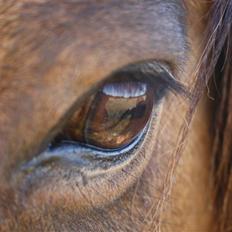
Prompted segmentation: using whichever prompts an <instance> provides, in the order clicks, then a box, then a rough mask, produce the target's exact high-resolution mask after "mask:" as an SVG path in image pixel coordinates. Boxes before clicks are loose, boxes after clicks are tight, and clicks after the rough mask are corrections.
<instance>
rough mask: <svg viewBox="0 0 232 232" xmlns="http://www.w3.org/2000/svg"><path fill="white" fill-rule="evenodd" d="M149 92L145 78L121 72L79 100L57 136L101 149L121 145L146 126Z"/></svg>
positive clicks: (149, 108)
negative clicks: (77, 105)
mask: <svg viewBox="0 0 232 232" xmlns="http://www.w3.org/2000/svg"><path fill="white" fill-rule="evenodd" d="M153 92H154V90H153V89H152V87H151V86H150V85H149V84H148V83H146V82H145V81H142V80H136V79H133V78H128V77H126V76H123V75H122V76H121V77H117V78H115V79H113V80H110V81H107V82H105V83H104V84H103V85H102V86H101V87H100V88H99V90H98V91H97V93H95V94H94V95H92V96H90V97H88V99H86V100H85V102H83V104H82V106H81V107H80V108H79V109H78V110H77V111H76V113H75V114H74V115H73V116H72V118H71V119H70V121H69V122H68V124H67V125H66V127H65V128H64V130H63V132H62V134H60V135H59V136H58V137H57V139H58V140H59V141H66V142H67V141H75V142H80V143H84V144H86V145H90V146H94V147H97V148H101V149H120V148H123V147H125V146H127V145H128V144H130V143H131V142H133V141H134V139H136V138H137V137H138V136H139V135H140V134H141V132H142V131H143V130H144V128H145V127H146V125H147V123H148V121H149V119H150V117H151V113H152V108H153V100H154V96H153V95H154V93H153ZM57 139H56V140H57Z"/></svg>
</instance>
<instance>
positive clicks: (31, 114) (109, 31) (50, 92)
mask: <svg viewBox="0 0 232 232" xmlns="http://www.w3.org/2000/svg"><path fill="white" fill-rule="evenodd" d="M118 2H119V1H112V4H111V2H110V3H109V2H108V1H99V3H98V4H104V7H102V8H101V7H99V8H98V7H95V6H94V5H93V4H91V3H89V4H88V5H86V4H82V5H83V6H82V7H83V8H80V9H79V2H78V1H69V2H68V3H67V1H66V4H64V3H63V1H57V2H56V4H54V2H52V1H40V0H37V1H36V3H35V1H33V3H30V1H28V0H27V1H26V0H24V1H22V5H21V6H20V7H19V8H18V9H16V14H18V16H19V17H18V18H17V24H18V25H17V29H15V28H13V29H12V31H11V32H9V34H12V35H14V38H13V42H12V43H11V44H10V46H9V47H8V48H5V49H7V51H3V52H2V53H3V54H4V55H0V57H2V58H0V61H1V62H0V63H1V69H0V74H1V77H3V79H1V81H0V89H4V91H1V93H0V112H2V114H1V115H0V125H1V127H0V135H1V138H0V147H1V151H0V176H1V180H0V183H1V184H0V186H1V189H0V193H2V194H0V212H1V211H2V208H3V206H4V204H5V203H7V204H8V205H9V208H10V209H9V214H12V215H13V216H12V218H13V219H12V218H11V219H12V220H11V221H9V222H8V221H7V220H6V221H4V219H3V221H4V223H3V224H0V229H1V230H2V231H4V230H5V231H12V230H13V231H14V230H15V228H17V229H18V230H19V231H31V230H33V231H76V229H77V228H78V229H79V230H80V231H142V229H144V228H147V230H145V231H153V230H152V229H151V227H149V226H150V225H152V226H153V224H154V222H155V223H157V224H159V225H160V228H163V229H164V231H165V232H166V231H172V232H175V231H181V230H180V228H184V229H183V230H182V231H188V228H193V227H194V226H193V227H191V226H190V225H189V223H191V222H193V223H196V224H197V223H198V222H199V218H200V217H201V216H202V217H204V218H206V220H205V221H203V222H202V221H201V223H199V226H195V227H194V228H195V229H196V228H198V229H199V228H200V229H201V228H207V230H206V231H210V230H209V229H208V225H207V223H208V217H210V216H208V215H209V214H210V212H209V211H207V210H206V211H204V210H205V208H204V207H205V204H207V203H206V202H202V200H201V197H199V194H196V196H195V195H194V196H192V195H191V191H195V192H196V186H198V189H199V191H201V192H204V193H205V192H207V191H205V189H204V187H202V186H206V184H205V183H206V182H205V179H206V177H207V171H205V172H203V174H202V176H203V178H202V180H201V181H200V180H196V179H195V178H193V179H194V181H195V182H194V183H196V186H195V185H194V184H193V185H190V186H188V185H189V182H190V181H189V180H190V179H191V177H192V176H194V170H196V169H197V168H196V167H198V165H199V164H200V165H202V167H204V164H205V163H206V161H207V156H205V155H203V154H204V152H205V151H207V148H202V147H201V148H199V149H200V152H199V154H198V152H195V153H196V154H195V153H194V154H195V159H191V158H190V159H189V157H191V155H189V153H188V152H186V154H185V157H187V158H185V159H184V160H185V161H183V162H185V163H186V165H185V169H184V171H187V172H188V171H189V176H188V177H186V179H185V178H184V179H185V180H186V181H184V183H185V186H184V187H186V186H188V187H189V190H185V191H184V192H185V194H183V193H182V191H181V190H183V189H184V187H183V185H182V182H181V180H182V179H183V176H182V175H181V174H183V173H184V172H183V167H180V170H179V172H180V176H179V177H178V178H179V179H178V180H179V182H177V185H176V186H174V194H173V196H171V197H170V199H179V201H178V202H179V204H178V205H175V202H174V207H171V208H170V207H169V201H167V205H166V206H167V207H165V208H164V210H163V211H162V213H163V212H164V213H163V214H164V215H162V218H161V219H160V218H159V216H160V215H152V214H151V215H148V217H146V218H145V216H146V213H147V212H150V211H151V208H153V207H154V208H156V206H157V204H158V202H159V199H160V198H162V193H163V184H164V183H163V180H164V177H165V174H166V169H167V164H168V162H169V159H170V155H171V152H170V151H172V150H173V147H174V146H175V141H176V135H177V133H178V128H179V127H180V125H181V124H182V122H183V116H182V115H183V114H184V112H185V111H186V105H185V104H184V103H183V99H179V98H176V97H174V96H173V95H171V94H170V95H168V96H167V99H166V98H165V101H164V103H163V104H164V106H163V107H164V111H163V112H162V114H161V115H160V116H159V120H161V121H160V122H158V121H156V122H155V123H154V124H155V125H152V129H151V132H150V133H149V134H148V138H147V139H146V142H145V145H146V146H145V145H144V147H142V148H141V149H139V151H138V156H137V157H138V159H135V160H133V161H132V162H131V163H130V165H128V166H126V167H125V168H124V169H122V170H121V172H115V173H110V174H109V175H106V176H104V180H105V181H102V180H101V178H102V176H100V177H99V178H98V181H99V180H100V181H99V182H97V183H98V185H97V186H95V185H94V184H93V186H92V187H91V181H92V180H89V184H90V189H88V191H86V193H85V192H83V191H82V189H81V186H80V185H77V188H75V187H73V186H75V183H76V184H79V179H78V177H77V178H76V179H75V180H73V184H74V185H72V187H71V188H69V187H70V186H69V184H70V183H69V182H68V181H69V177H67V176H66V175H65V174H64V173H62V167H57V170H56V172H51V173H49V175H50V178H51V179H46V180H45V179H43V175H41V176H40V177H41V182H40V180H39V181H38V183H37V184H35V185H34V186H33V179H30V180H29V181H28V183H27V184H28V185H30V184H31V185H32V189H33V191H31V192H30V190H31V189H30V190H29V191H28V192H27V193H26V194H28V195H27V196H28V199H24V200H25V202H23V203H24V206H25V205H26V206H27V207H28V208H26V209H23V210H22V211H21V212H20V210H21V209H20V210H19V207H18V205H17V204H18V199H17V197H18V196H14V194H11V195H10V194H8V197H6V196H7V195H6V194H7V193H12V192H13V191H12V189H11V187H12V186H9V185H8V183H6V182H7V181H5V180H6V179H5V180H4V178H3V177H6V178H7V177H9V174H11V173H10V172H11V171H12V167H15V164H18V163H19V162H20V161H22V160H24V159H30V157H32V156H33V155H34V154H35V153H36V152H37V150H38V145H39V144H40V141H42V138H44V136H47V131H48V130H52V133H51V135H50V136H52V135H53V133H55V132H56V130H54V128H56V126H57V124H58V123H60V121H61V120H63V117H64V116H63V115H64V114H65V112H67V111H70V108H73V110H74V108H75V107H78V106H79V105H80V104H81V102H82V100H83V96H84V94H85V93H86V92H88V90H89V89H90V88H93V87H95V86H97V84H98V83H100V82H101V81H102V80H103V79H104V78H105V77H106V76H108V75H109V74H110V73H111V72H112V71H114V70H116V69H118V68H119V67H122V66H124V65H126V64H130V63H134V62H137V61H141V60H150V59H154V58H155V59H156V60H161V61H165V62H167V63H168V64H170V66H171V68H172V71H173V73H174V74H175V76H177V77H178V79H180V80H183V81H184V82H186V83H189V82H190V79H191V78H192V77H191V76H190V74H191V71H189V66H190V67H193V64H194V63H196V60H197V57H198V55H199V50H200V49H199V47H198V45H199V43H198V42H199V40H201V36H199V38H198V39H196V41H195V40H194V41H191V42H189V41H188V43H189V46H191V49H192V50H194V51H198V52H196V54H195V55H196V56H195V55H194V56H193V57H189V54H188V51H187V46H186V44H187V41H186V36H185V33H187V32H185V29H184V26H183V24H184V23H183V22H184V20H183V18H182V17H184V16H183V15H184V13H183V12H184V10H183V8H182V6H181V5H180V3H181V1H143V2H139V1H136V2H135V1H130V2H128V3H127V2H126V1H123V2H121V3H118ZM116 3H117V4H116ZM129 3H133V4H132V5H129ZM186 4H188V3H186ZM0 8H1V3H0ZM52 9H54V10H52ZM83 9H84V10H83ZM95 9H96V11H95ZM81 10H83V12H84V13H82V12H81ZM179 10H181V11H182V13H179ZM17 11H18V12H17ZM144 12H146V13H144ZM164 13H165V14H164ZM4 14H7V13H4ZM85 15H87V16H88V18H85ZM193 15H194V14H193ZM194 16H195V17H196V18H198V17H200V15H198V13H197V12H195V15H194ZM6 21H7V17H6ZM28 22H30V23H28ZM188 30H189V29H188ZM192 30H193V31H192V32H191V33H189V31H188V33H189V34H188V36H189V37H191V38H192V39H193V38H194V37H195V34H194V32H195V29H192ZM3 35H5V33H4V34H3ZM109 35H110V36H109ZM6 37H7V35H6ZM188 40H191V39H189V38H188ZM198 49H199V50H198ZM0 53H1V51H0ZM187 54H188V56H187ZM189 60H190V61H189ZM185 64H186V65H185ZM186 67H187V68H186ZM183 71H184V72H185V75H184V74H183V73H182V72H183ZM22 77H23V78H22ZM186 77H187V78H186ZM77 99H78V100H77ZM177 109H178V111H179V112H176V111H177ZM167 111H168V112H170V113H167ZM15 112H17V114H16V113H15ZM28 119H30V120H28ZM51 119H52V120H51ZM205 119H207V117H206V116H205V114H204V115H201V116H200V120H199V121H200V122H201V123H202V122H204V120H205ZM157 120H158V119H157ZM156 124H157V125H160V126H159V130H158V129H157V128H158V127H157V125H156ZM2 125H4V126H2ZM174 125H175V126H174ZM200 125H201V124H200ZM199 127H200V126H199ZM204 131H207V128H204ZM156 133H157V135H156ZM203 134H204V132H203ZM3 135H4V136H3ZM164 135H165V136H164ZM194 136H196V135H194ZM204 136H205V137H207V133H205V134H204ZM204 136H203V137H204ZM164 137H165V138H164ZM156 138H157V141H156ZM9 141H10V143H9ZM197 141H198V140H197V139H196V140H195V143H193V145H192V146H193V147H194V149H195V147H196V144H197ZM194 145H195V146H194ZM207 145H208V142H206V147H207ZM201 149H202V150H201ZM154 151H155V152H154ZM202 151H203V152H202ZM153 152H154V154H153V158H152V159H151V160H149V159H150V158H149V156H150V155H151V154H152V153H153ZM190 153H191V151H190ZM6 156H8V157H6ZM189 160H190V161H191V162H192V165H190V166H189V170H186V169H187V167H188V164H190V163H189ZM148 162H149V165H148V166H147V168H146V169H145V172H144V173H143V175H142V177H141V178H142V180H141V181H140V183H139V187H138V188H137V189H138V190H137V191H136V192H137V193H136V192H135V191H134V187H133V186H131V183H132V182H133V183H134V182H135V181H136V180H137V178H138V176H140V175H141V174H142V171H143V169H144V167H141V166H139V165H141V163H145V164H148ZM145 164H144V165H143V166H146V165H145ZM186 166H187V167H186ZM8 168H9V169H8ZM7 169H8V170H7ZM44 171H45V172H46V170H44ZM7 172H8V173H7ZM73 172H74V173H75V168H74V169H73ZM70 173H71V171H70ZM70 173H69V174H70ZM53 175H54V176H55V177H56V178H57V179H54V180H53V181H54V183H49V180H52V178H53ZM60 176H62V177H64V178H63V179H62V180H60V179H59V177H60ZM128 179H130V181H128ZM17 181H18V180H17V179H13V181H12V183H13V184H14V183H15V182H16V183H17ZM101 181H102V182H101ZM127 181H128V182H130V184H128V182H127ZM46 182H47V183H49V184H50V185H51V187H50V188H48V189H46V187H45V188H44V189H45V190H47V191H43V187H44V186H43V184H45V183H46ZM105 182H108V183H107V184H105ZM118 182H119V183H118ZM59 184H60V185H59ZM104 184H105V185H104ZM38 186H39V187H41V189H40V190H41V191H37V187H38ZM129 186H130V187H129ZM13 187H14V185H13ZM30 187H31V186H30ZM116 187H117V188H118V189H117V190H115V188H116ZM78 188H79V190H80V192H82V193H81V194H82V195H84V196H85V197H86V198H87V199H88V200H89V201H90V202H91V204H90V208H91V207H93V204H96V205H97V203H96V198H97V196H96V195H99V196H98V197H99V199H100V198H101V199H100V200H99V201H101V202H100V204H99V205H100V206H102V207H99V205H97V207H96V208H93V209H91V210H90V209H89V210H88V211H85V210H84V211H78V210H79V209H80V208H81V206H80V205H81V203H83V204H86V201H87V200H83V202H79V201H78V198H77V192H75V191H78ZM127 188H129V189H127ZM60 189H63V192H62V191H60ZM102 189H103V190H102ZM122 189H123V190H122ZM7 190H8V192H7ZM65 190H66V191H65ZM113 190H114V191H113ZM126 190H127V192H126V193H125V191H126ZM102 191H104V194H105V193H108V194H109V195H110V194H112V195H113V193H111V192H117V194H118V195H117V197H115V196H114V197H112V195H111V196H110V197H109V196H108V195H107V196H105V195H104V194H103V193H102ZM25 192H26V191H25ZM122 192H124V194H123V195H122V196H121V194H122ZM31 193H33V194H32V195H30V194H31ZM177 193H178V194H179V197H178V194H177ZM175 194H177V195H175ZM206 195H207V193H206ZM29 196H30V197H29ZM78 196H79V195H78ZM118 196H121V197H120V198H118ZM190 196H191V197H195V198H194V200H195V202H194V203H193V204H192V202H190V203H188V204H187V203H186V202H185V201H187V199H189V197H190ZM4 197H5V199H4ZM14 198H15V199H14ZM116 198H118V199H116ZM115 199H116V200H115ZM131 199H134V209H135V211H134V212H133V213H134V214H133V219H134V221H132V220H130V219H129V215H130V210H131ZM180 199H181V200H180ZM27 200H28V201H27ZM105 201H109V202H110V204H109V202H107V203H104V202H105ZM3 202H4V204H3ZM28 202H29V203H28ZM102 202H103V203H102ZM187 202H189V201H187ZM14 203H15V205H14ZM183 205H184V206H183ZM185 205H187V206H185ZM195 205H199V207H200V208H201V207H202V208H201V209H202V211H203V212H202V214H199V218H198V217H197V216H195V215H194V216H191V214H190V216H189V217H190V220H187V221H186V222H185V221H184V218H185V217H184V213H185V211H186V210H187V211H188V210H190V209H191V208H193V207H194V206H195ZM11 208H12V209H15V208H16V210H15V211H14V210H12V211H11ZM77 209H78V210H77ZM7 210H8V209H5V211H7ZM152 211H153V210H152ZM190 211H191V210H190ZM173 212H174V213H173ZM158 213H159V214H160V213H161V211H160V212H158ZM204 213H205V214H206V215H204ZM3 214H4V217H6V219H8V218H7V217H8V214H7V213H6V212H4V213H3ZM0 216H1V215H0ZM14 216H15V218H14ZM154 216H155V217H154ZM191 219H192V220H191ZM147 225H148V227H146V226H147Z"/></svg>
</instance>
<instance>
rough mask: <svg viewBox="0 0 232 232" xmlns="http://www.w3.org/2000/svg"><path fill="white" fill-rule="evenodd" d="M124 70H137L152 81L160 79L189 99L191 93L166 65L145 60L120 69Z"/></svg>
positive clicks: (169, 87) (178, 93)
mask: <svg viewBox="0 0 232 232" xmlns="http://www.w3.org/2000/svg"><path fill="white" fill-rule="evenodd" d="M121 70H122V71H125V72H132V73H133V72H139V73H140V74H141V76H145V77H146V78H149V80H150V81H152V82H155V81H156V82H157V81H160V82H162V83H164V84H166V85H167V87H168V89H170V90H171V91H173V92H174V93H176V94H177V95H181V96H183V97H186V98H188V99H191V93H190V91H189V90H188V88H187V87H186V86H185V85H184V84H183V83H182V82H181V81H179V80H177V79H176V78H175V77H174V76H173V75H172V73H171V71H170V70H169V69H168V67H167V65H164V64H161V63H160V62H157V61H147V62H141V63H137V64H132V65H129V66H127V67H125V68H122V69H121Z"/></svg>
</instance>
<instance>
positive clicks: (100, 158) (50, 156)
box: [21, 125, 149, 172]
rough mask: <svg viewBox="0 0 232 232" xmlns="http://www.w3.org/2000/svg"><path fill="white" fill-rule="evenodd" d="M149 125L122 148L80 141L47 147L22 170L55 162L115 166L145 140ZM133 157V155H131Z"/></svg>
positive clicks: (22, 167) (25, 170)
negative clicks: (99, 146)
mask: <svg viewBox="0 0 232 232" xmlns="http://www.w3.org/2000/svg"><path fill="white" fill-rule="evenodd" d="M148 127H149V125H147V126H146V128H145V129H144V130H143V131H142V132H141V133H140V135H139V136H138V137H137V138H136V139H135V140H134V141H133V142H132V143H131V144H129V145H128V146H126V147H124V148H122V149H120V150H115V151H112V150H99V149H98V148H96V147H93V146H92V147H91V146H86V145H84V144H79V143H72V142H68V143H66V144H65V143H64V144H63V145H62V146H60V147H58V148H55V149H54V148H53V149H47V150H46V151H45V152H43V153H41V154H40V155H39V156H38V157H36V158H34V159H32V160H31V161H29V162H27V163H25V164H23V165H22V166H21V171H23V172H27V171H28V170H30V172H31V171H32V170H33V169H34V168H40V167H43V166H46V165H49V164H51V163H54V162H66V163H67V162H68V163H72V164H74V165H76V166H80V167H81V166H88V165H89V166H90V167H91V168H93V166H96V167H98V168H99V167H100V166H101V165H102V166H103V167H104V168H105V165H104V164H105V163H109V165H108V166H114V165H115V164H116V163H118V162H123V161H124V160H125V159H127V158H128V157H130V156H131V155H132V154H133V153H134V152H136V149H137V147H138V146H140V143H141V142H142V141H143V139H144V137H145V134H146V132H147V130H148ZM130 158H131V157H130Z"/></svg>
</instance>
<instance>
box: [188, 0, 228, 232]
mask: <svg viewBox="0 0 232 232" xmlns="http://www.w3.org/2000/svg"><path fill="white" fill-rule="evenodd" d="M207 21H208V26H207V31H206V35H205V50H204V52H203V55H202V59H201V62H200V63H201V64H200V66H199V69H198V70H197V74H198V80H197V83H196V84H195V87H194V89H193V91H194V94H195V95H194V99H193V106H192V107H191V108H192V109H194V107H195V105H196V103H197V102H198V101H199V99H200V95H201V94H200V93H202V92H203V91H204V86H205V85H206V83H208V81H209V80H211V82H214V84H215V87H216V88H215V89H216V91H215V92H216V100H215V102H216V104H215V109H214V110H215V111H214V113H215V114H214V115H215V117H214V118H213V121H212V125H213V137H214V141H213V154H212V159H213V162H212V179H213V183H212V184H213V189H214V204H215V205H214V209H215V211H214V213H215V214H214V215H215V221H217V222H218V223H217V224H218V227H217V228H216V231H218V232H219V231H220V232H225V231H232V0H217V1H213V4H212V6H211V9H210V12H209V14H208V20H207ZM202 86H203V87H202ZM190 111H191V110H190ZM192 111H193V110H192Z"/></svg>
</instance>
